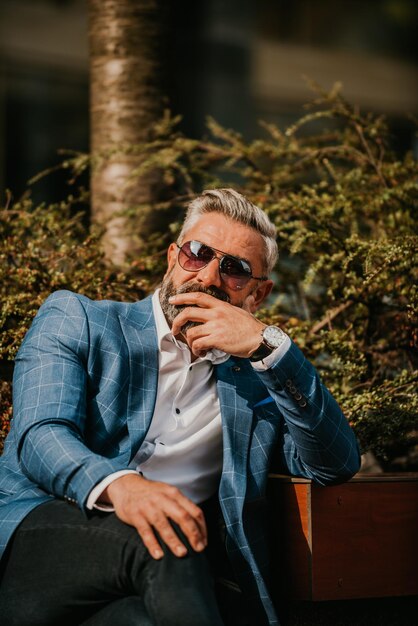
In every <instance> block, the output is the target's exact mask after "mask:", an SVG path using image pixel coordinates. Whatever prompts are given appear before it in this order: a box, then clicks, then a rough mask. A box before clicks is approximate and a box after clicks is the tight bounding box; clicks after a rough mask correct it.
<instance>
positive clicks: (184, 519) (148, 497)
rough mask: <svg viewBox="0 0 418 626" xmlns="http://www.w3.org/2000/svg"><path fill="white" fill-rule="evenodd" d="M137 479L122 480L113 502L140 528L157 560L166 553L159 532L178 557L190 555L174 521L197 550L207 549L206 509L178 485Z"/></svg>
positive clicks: (139, 531) (142, 536) (124, 517)
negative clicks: (186, 495)
mask: <svg viewBox="0 0 418 626" xmlns="http://www.w3.org/2000/svg"><path fill="white" fill-rule="evenodd" d="M137 478H138V480H135V478H133V479H132V478H130V479H129V481H128V480H125V481H124V482H122V479H120V482H119V486H116V487H118V489H117V491H116V488H115V487H114V489H113V490H112V495H113V498H112V501H113V504H114V507H115V512H116V514H117V515H118V517H119V518H120V519H121V520H122V521H124V522H125V523H127V524H129V525H131V526H134V527H135V528H136V529H137V531H138V533H139V535H140V536H141V538H142V540H143V542H144V545H145V546H146V548H147V550H148V551H149V553H150V555H151V556H152V557H153V558H154V559H161V558H162V557H163V555H164V553H163V550H162V548H161V545H160V543H159V541H158V539H157V536H156V533H158V536H159V539H160V540H161V541H162V542H163V543H165V544H166V545H167V547H168V548H169V550H170V551H171V552H172V553H173V554H174V555H175V556H178V557H182V556H185V555H186V554H187V548H186V546H185V545H184V543H183V542H182V540H181V539H180V538H179V536H178V534H177V533H176V532H175V529H174V528H173V526H172V524H171V522H170V520H172V521H173V522H175V523H176V524H178V526H179V528H180V529H181V531H182V533H183V534H184V535H185V537H186V538H187V540H188V542H189V544H190V546H191V547H192V548H193V550H196V551H197V552H201V551H202V550H204V549H205V547H206V545H207V529H206V523H205V519H204V515H203V512H202V510H201V509H200V508H199V507H198V506H197V505H195V504H194V503H193V502H191V500H189V499H188V498H186V497H185V496H184V495H183V494H182V493H181V491H180V490H179V489H177V487H173V486H172V485H168V484H166V483H160V482H157V481H151V480H146V479H144V478H142V477H141V478H140V477H137ZM115 483H116V481H115Z"/></svg>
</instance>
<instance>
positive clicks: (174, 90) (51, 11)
mask: <svg viewBox="0 0 418 626" xmlns="http://www.w3.org/2000/svg"><path fill="white" fill-rule="evenodd" d="M140 1H141V0H138V2H140ZM173 6H175V10H173V11H172V18H171V20H172V24H171V33H172V37H171V42H170V45H171V49H172V54H171V55H170V74H171V84H170V88H169V93H168V96H169V99H170V102H171V103H172V107H173V109H174V111H175V112H177V113H181V114H182V115H183V129H184V131H185V132H186V133H188V134H189V135H192V136H198V135H199V134H201V133H202V131H203V130H204V127H205V118H206V116H207V115H211V116H212V117H214V118H215V119H216V120H217V121H218V122H220V123H221V124H223V125H225V126H227V127H230V128H233V129H235V130H237V131H239V132H242V133H243V134H244V135H245V136H247V137H254V136H256V135H257V134H259V133H260V130H259V129H258V126H257V121H258V120H259V119H264V120H267V121H272V122H275V123H277V124H278V125H279V126H280V127H284V126H287V125H288V124H290V123H292V122H293V121H294V120H295V119H296V118H298V117H299V116H300V115H301V113H302V105H303V104H304V103H305V102H306V101H307V100H309V99H310V97H311V94H310V92H309V90H308V88H307V86H306V83H305V81H304V80H303V78H302V76H303V75H305V76H308V77H309V78H311V79H313V80H315V81H316V82H318V83H319V84H321V86H323V87H325V88H330V87H331V86H332V84H333V83H334V82H336V81H341V82H342V83H343V93H344V95H345V97H346V98H347V99H348V100H350V101H352V102H353V103H356V104H358V105H359V106H360V107H361V109H365V110H366V109H367V110H372V111H376V112H379V113H380V112H381V113H384V114H386V115H387V116H388V118H389V120H390V124H391V128H392V130H393V134H394V136H395V138H396V144H397V147H398V149H399V150H401V151H404V150H407V149H410V148H414V141H415V135H414V127H413V124H412V123H411V122H410V121H408V118H407V116H408V114H416V113H417V111H418V64H417V61H418V50H417V46H416V36H415V32H416V27H417V16H418V5H417V3H416V2H415V0H373V1H370V2H362V1H361V0H351V1H350V0H333V1H331V0H293V1H292V2H289V1H288V0H201V1H200V2H196V0H176V2H175V3H174V5H173ZM88 72H89V67H88V42H87V0H0V190H2V195H3V190H4V189H6V188H8V189H11V190H12V192H13V193H14V195H15V196H19V195H20V194H21V193H22V192H23V190H24V188H25V185H26V182H27V181H28V179H29V178H30V177H32V176H33V175H34V174H36V173H38V172H39V171H41V170H43V169H45V168H48V167H51V166H52V165H53V164H54V163H57V162H58V161H59V160H60V158H61V157H59V156H57V151H58V150H59V149H60V148H65V149H70V150H81V151H87V150H88V136H89V121H88ZM62 185H63V178H62V177H60V176H55V177H48V179H46V180H44V181H40V182H39V183H37V185H36V187H35V188H34V193H35V197H36V198H38V199H42V200H45V201H50V200H54V199H56V198H57V197H61V196H62ZM2 200H3V198H2Z"/></svg>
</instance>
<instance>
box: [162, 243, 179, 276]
mask: <svg viewBox="0 0 418 626" xmlns="http://www.w3.org/2000/svg"><path fill="white" fill-rule="evenodd" d="M177 251H178V248H177V245H176V244H175V243H170V245H169V246H168V249H167V271H166V273H165V274H164V278H165V277H166V276H167V274H169V272H171V270H172V269H173V267H174V266H175V264H176V261H177Z"/></svg>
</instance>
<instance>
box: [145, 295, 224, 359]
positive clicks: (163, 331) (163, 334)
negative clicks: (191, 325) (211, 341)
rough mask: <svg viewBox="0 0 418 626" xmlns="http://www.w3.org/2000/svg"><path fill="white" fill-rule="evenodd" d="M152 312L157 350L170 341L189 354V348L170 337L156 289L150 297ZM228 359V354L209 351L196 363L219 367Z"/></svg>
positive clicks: (219, 351)
mask: <svg viewBox="0 0 418 626" xmlns="http://www.w3.org/2000/svg"><path fill="white" fill-rule="evenodd" d="M152 310H153V313H154V318H155V325H156V327H157V341H158V348H159V349H160V351H162V350H163V349H164V348H163V342H164V341H170V342H171V343H174V344H175V345H176V347H177V348H178V349H179V350H187V351H189V352H190V348H189V346H188V345H187V344H185V343H184V342H183V341H177V339H176V338H175V337H174V336H173V335H172V333H171V330H170V327H169V325H168V323H167V320H166V318H165V315H164V313H163V310H162V308H161V304H160V289H157V290H156V291H155V292H154V294H153V296H152ZM228 359H229V354H226V352H223V351H222V350H216V349H214V350H210V351H209V352H207V353H206V355H205V356H204V357H198V358H197V359H196V361H210V362H211V363H212V365H219V364H220V363H224V362H225V361H227V360H228Z"/></svg>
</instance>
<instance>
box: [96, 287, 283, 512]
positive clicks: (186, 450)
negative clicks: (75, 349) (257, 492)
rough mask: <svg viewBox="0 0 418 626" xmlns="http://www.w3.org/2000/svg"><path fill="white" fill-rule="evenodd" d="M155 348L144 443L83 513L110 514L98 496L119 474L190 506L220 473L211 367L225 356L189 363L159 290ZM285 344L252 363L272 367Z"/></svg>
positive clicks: (216, 354)
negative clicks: (163, 486) (170, 491)
mask: <svg viewBox="0 0 418 626" xmlns="http://www.w3.org/2000/svg"><path fill="white" fill-rule="evenodd" d="M152 305H153V313H154V318H155V323H156V328H157V341H158V348H159V376H158V388H157V397H156V402H155V408H154V414H153V417H152V421H151V424H150V427H149V429H148V432H147V434H146V436H145V439H144V441H143V443H142V445H141V446H140V448H139V450H138V451H137V453H136V454H135V456H134V458H133V460H132V462H131V463H130V465H129V468H131V469H127V470H122V471H120V472H115V473H113V474H111V475H109V476H107V477H106V478H105V479H104V480H102V481H101V482H100V483H99V484H98V485H96V487H95V488H94V489H93V490H92V491H91V493H90V495H89V498H88V501H87V508H90V509H91V508H93V507H96V508H101V509H103V510H113V509H112V507H109V506H106V505H102V504H100V505H98V504H96V501H97V499H98V498H99V496H100V494H101V493H102V491H103V490H104V489H105V488H106V487H107V486H108V485H109V484H110V483H111V482H113V480H115V479H116V478H119V477H120V476H123V475H124V474H127V473H130V472H132V471H134V472H141V473H142V474H143V476H145V477H146V478H149V479H150V480H158V481H162V482H166V483H169V484H171V485H175V486H176V487H178V488H179V489H181V491H182V492H183V493H184V495H185V496H187V497H188V498H190V499H191V500H193V501H194V502H202V501H204V500H206V499H207V498H209V497H210V496H211V495H213V494H214V493H215V492H216V490H217V487H218V483H219V479H220V475H221V471H222V425H221V413H220V406H219V398H218V393H217V389H216V379H215V376H214V369H213V366H214V365H217V364H219V363H223V362H224V361H226V360H227V359H228V358H229V355H227V354H225V353H224V352H221V351H220V350H213V351H211V352H208V353H207V354H206V355H205V357H198V358H197V359H195V361H193V363H192V361H191V352H190V349H189V347H188V346H187V345H186V344H185V343H183V342H181V341H177V340H176V339H175V337H173V335H172V334H171V331H170V328H169V326H168V324H167V321H166V319H165V316H164V313H163V311H162V309H161V305H160V299H159V290H157V291H156V292H155V293H154V295H153V298H152ZM289 346H290V339H289V338H288V337H286V341H285V342H284V343H283V344H282V345H281V346H280V347H279V348H277V350H275V351H274V352H273V353H272V354H271V355H269V356H268V357H267V358H265V359H264V361H259V362H257V363H253V366H254V368H255V369H258V370H262V369H266V368H268V367H271V366H272V365H273V363H275V362H276V361H278V360H279V358H280V357H281V356H283V354H284V353H285V352H286V351H287V350H288V348H289Z"/></svg>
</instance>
